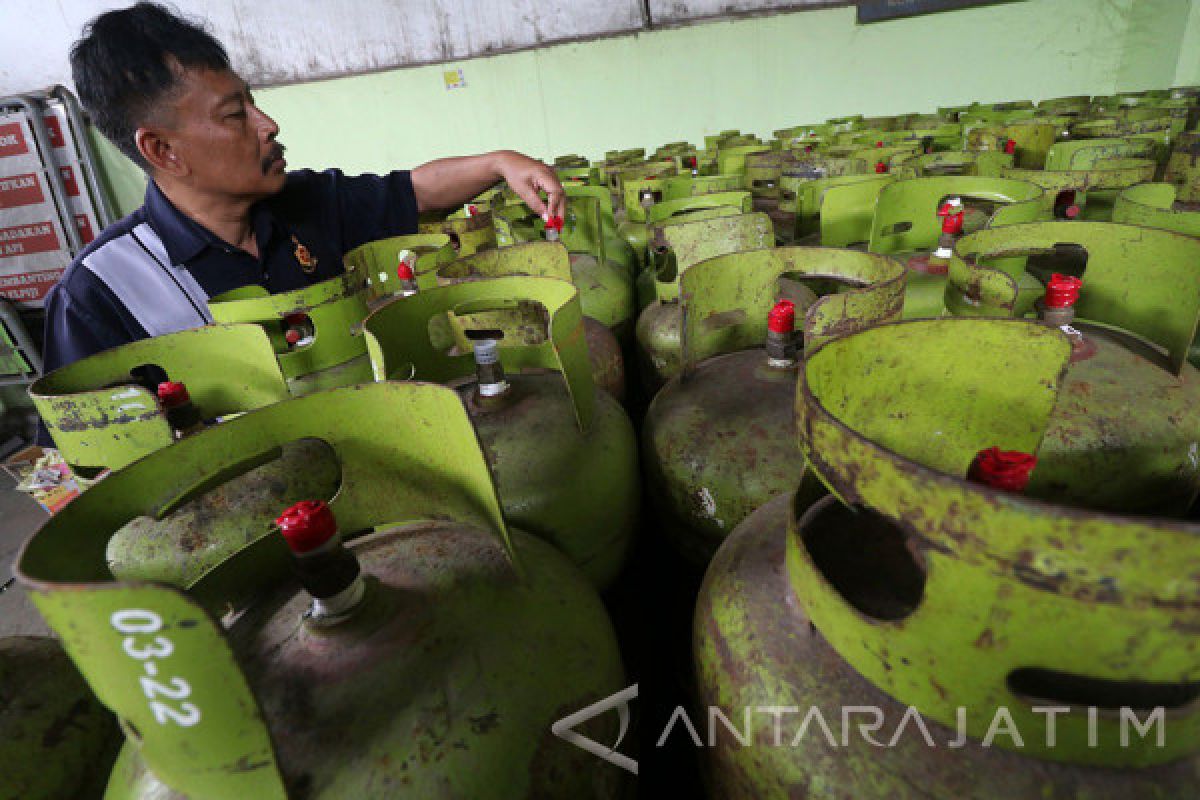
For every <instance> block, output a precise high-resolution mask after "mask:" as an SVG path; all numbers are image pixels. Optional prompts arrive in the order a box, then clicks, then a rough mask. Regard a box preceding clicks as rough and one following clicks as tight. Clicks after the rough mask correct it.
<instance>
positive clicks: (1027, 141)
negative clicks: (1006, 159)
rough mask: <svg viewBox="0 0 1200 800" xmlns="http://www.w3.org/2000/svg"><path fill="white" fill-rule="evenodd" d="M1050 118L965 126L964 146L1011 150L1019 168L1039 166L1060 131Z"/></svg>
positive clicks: (1056, 123) (1044, 160) (1000, 150)
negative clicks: (1004, 123) (1005, 123)
mask: <svg viewBox="0 0 1200 800" xmlns="http://www.w3.org/2000/svg"><path fill="white" fill-rule="evenodd" d="M1062 128H1063V126H1062V124H1061V123H1058V122H1056V121H1053V120H1038V119H1030V120H1025V121H1023V122H1013V123H1011V124H1007V125H1003V124H1002V125H984V126H980V127H974V128H972V127H970V126H967V127H966V128H965V130H966V149H968V150H995V151H999V152H1001V153H1011V154H1012V155H1013V157H1014V160H1015V162H1016V165H1017V166H1018V167H1020V168H1021V169H1041V168H1042V167H1043V166H1044V165H1045V163H1046V153H1047V152H1048V151H1049V150H1050V146H1051V145H1052V144H1054V142H1055V140H1057V138H1058V134H1059V133H1060V132H1061V131H1062Z"/></svg>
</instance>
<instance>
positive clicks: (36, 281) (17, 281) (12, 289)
mask: <svg viewBox="0 0 1200 800" xmlns="http://www.w3.org/2000/svg"><path fill="white" fill-rule="evenodd" d="M62 274H63V270H62V269H48V270H45V271H42V272H18V273H16V274H14V275H0V297H4V298H6V299H8V300H11V301H13V302H14V303H21V304H29V305H41V303H42V301H43V300H45V298H46V295H47V294H48V293H49V292H50V289H51V288H52V287H53V286H54V284H56V283H58V279H59V278H61V277H62Z"/></svg>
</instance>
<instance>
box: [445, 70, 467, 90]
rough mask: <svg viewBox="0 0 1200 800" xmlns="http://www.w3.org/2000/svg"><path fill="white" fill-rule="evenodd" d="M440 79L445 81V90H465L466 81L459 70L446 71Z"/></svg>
mask: <svg viewBox="0 0 1200 800" xmlns="http://www.w3.org/2000/svg"><path fill="white" fill-rule="evenodd" d="M442 79H443V80H444V81H446V89H448V90H449V89H465V88H466V86H467V79H466V78H465V77H463V71H462V70H461V69H448V70H445V71H444V72H443V73H442Z"/></svg>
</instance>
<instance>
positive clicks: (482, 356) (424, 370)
mask: <svg viewBox="0 0 1200 800" xmlns="http://www.w3.org/2000/svg"><path fill="white" fill-rule="evenodd" d="M578 298H579V295H578V292H577V291H576V289H575V288H574V287H573V286H571V284H569V283H566V282H565V281H561V280H556V279H552V278H532V277H508V278H495V279H491V280H481V281H472V282H467V283H459V284H454V285H450V286H442V287H438V288H437V289H431V290H429V291H423V292H421V293H420V294H418V295H415V296H413V297H410V298H405V299H403V300H398V301H395V302H393V303H391V304H388V305H385V306H383V307H381V308H380V309H378V310H377V311H376V312H375V313H374V314H372V315H371V317H369V318H368V320H367V323H366V326H365V327H366V331H367V334H368V336H369V337H370V339H371V342H370V344H369V349H370V351H371V355H372V359H373V361H374V363H375V369H376V374H377V375H378V376H379V377H380V378H381V379H393V380H394V379H396V378H398V377H401V376H402V377H404V378H409V377H411V378H414V379H416V380H426V381H436V382H444V383H449V384H452V385H455V386H457V387H459V390H460V395H461V397H462V399H463V402H464V403H465V404H466V406H467V408H468V409H469V410H470V413H471V419H472V421H473V422H474V424H475V428H476V430H477V432H478V434H479V438H480V440H481V441H482V442H483V446H484V452H485V453H486V454H487V458H488V461H489V463H490V464H491V466H492V468H493V470H494V472H495V476H496V482H497V485H498V487H499V492H500V496H501V498H502V499H503V502H504V512H505V515H506V518H507V519H508V520H509V521H510V522H512V523H513V524H514V525H518V526H520V527H521V528H522V529H523V530H527V531H529V532H530V533H533V534H535V535H537V536H541V537H543V538H545V539H547V540H548V541H550V542H551V543H553V544H554V545H556V546H557V547H558V548H559V549H560V550H562V551H563V552H564V553H565V554H566V555H567V557H568V558H570V559H571V560H572V561H574V562H575V563H576V564H577V565H578V566H579V567H580V568H581V569H582V570H583V572H584V573H585V574H586V575H587V576H588V578H589V579H590V580H592V581H593V583H595V584H596V585H597V586H600V587H605V586H607V585H609V583H611V581H612V580H613V579H614V578H615V577H616V576H617V574H618V572H619V571H620V569H621V565H622V564H623V563H624V559H625V556H626V553H627V550H628V548H629V546H630V543H631V541H632V537H633V533H634V529H635V526H636V521H637V510H638V502H639V496H638V495H639V481H638V468H637V441H636V438H635V436H634V433H633V427H632V425H631V423H630V421H629V418H628V417H627V416H626V415H625V412H624V410H623V409H622V408H621V406H620V404H618V403H617V401H616V400H614V399H613V398H612V397H611V396H610V395H609V394H608V393H607V392H602V391H598V390H597V387H596V386H595V383H594V381H593V380H592V375H591V371H590V368H589V362H588V356H587V352H586V347H585V341H584V336H583V325H582V314H581V312H580V308H579V299H578ZM520 303H529V304H535V305H540V306H541V307H542V308H544V309H545V312H546V313H547V314H548V317H549V324H548V326H547V327H548V331H549V338H547V339H545V340H543V341H539V342H521V343H505V342H504V339H503V338H501V335H500V334H501V333H502V332H501V331H496V330H486V329H484V330H479V331H474V332H471V333H470V334H469V335H471V336H472V337H473V339H474V342H473V345H474V350H473V352H471V353H457V354H451V353H446V352H443V351H440V350H438V349H436V348H434V347H433V346H432V345H431V344H430V343H429V339H428V336H422V335H421V333H422V332H423V331H425V330H426V327H427V325H428V323H429V320H430V319H433V318H435V317H437V316H439V315H441V314H444V313H445V312H447V311H450V310H451V309H455V310H459V311H460V312H465V311H467V310H469V311H470V312H471V313H477V312H484V311H489V312H490V311H493V310H499V309H506V308H512V307H514V305H518V304H520ZM530 368H533V369H536V370H538V372H536V373H534V372H530V371H529V370H530ZM522 370H524V371H522ZM472 377H473V378H474V379H473V380H472Z"/></svg>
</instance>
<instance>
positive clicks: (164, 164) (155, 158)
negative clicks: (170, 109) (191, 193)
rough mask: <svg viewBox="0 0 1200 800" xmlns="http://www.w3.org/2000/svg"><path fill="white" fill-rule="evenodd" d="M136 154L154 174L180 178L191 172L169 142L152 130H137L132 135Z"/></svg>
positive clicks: (160, 133)
mask: <svg viewBox="0 0 1200 800" xmlns="http://www.w3.org/2000/svg"><path fill="white" fill-rule="evenodd" d="M133 140H134V143H135V144H137V149H138V152H139V153H141V154H142V158H144V159H146V163H148V164H149V165H150V166H151V167H153V168H154V170H155V171H156V172H160V173H164V174H167V175H173V176H175V177H177V178H182V177H184V176H186V175H188V174H189V173H190V172H191V169H190V168H189V167H188V165H187V164H186V163H185V162H184V161H183V159H181V158H180V157H179V154H178V153H176V152H175V149H174V148H173V147H171V142H170V140H169V139H168V138H167V137H166V136H164V135H163V133H162V132H161V131H159V130H156V129H154V128H138V129H137V131H136V132H134V134H133Z"/></svg>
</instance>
